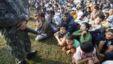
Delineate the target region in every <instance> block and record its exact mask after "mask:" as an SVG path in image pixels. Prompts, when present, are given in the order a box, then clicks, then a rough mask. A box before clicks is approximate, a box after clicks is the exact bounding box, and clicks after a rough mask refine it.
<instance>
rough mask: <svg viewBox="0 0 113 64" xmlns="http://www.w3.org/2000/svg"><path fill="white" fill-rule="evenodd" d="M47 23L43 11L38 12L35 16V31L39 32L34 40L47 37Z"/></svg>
mask: <svg viewBox="0 0 113 64" xmlns="http://www.w3.org/2000/svg"><path fill="white" fill-rule="evenodd" d="M46 25H47V23H46V22H45V14H44V13H43V12H41V13H39V14H38V17H37V18H36V31H37V32H38V33H39V34H38V35H37V37H36V38H35V40H42V39H45V38H47V37H48V35H47V33H46V31H47V27H46Z"/></svg>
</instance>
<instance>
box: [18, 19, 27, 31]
mask: <svg viewBox="0 0 113 64" xmlns="http://www.w3.org/2000/svg"><path fill="white" fill-rule="evenodd" d="M26 24H27V22H26V21H23V22H21V23H19V24H18V25H17V26H18V28H17V30H25V29H26Z"/></svg>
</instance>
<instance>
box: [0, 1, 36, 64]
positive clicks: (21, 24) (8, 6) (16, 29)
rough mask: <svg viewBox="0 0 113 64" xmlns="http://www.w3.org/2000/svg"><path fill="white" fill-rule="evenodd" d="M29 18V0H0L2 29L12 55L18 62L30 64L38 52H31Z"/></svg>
mask: <svg viewBox="0 0 113 64" xmlns="http://www.w3.org/2000/svg"><path fill="white" fill-rule="evenodd" d="M28 18H29V6H28V1H27V0H0V30H1V32H2V34H3V35H4V36H5V39H6V41H7V45H8V46H9V49H10V50H11V53H12V55H13V56H14V57H15V58H16V59H17V60H18V62H17V64H28V62H27V60H26V59H30V58H31V56H33V55H35V54H36V52H31V42H30V39H29V36H28V31H29V30H28V29H27V27H26V23H27V22H26V21H27V19H28Z"/></svg>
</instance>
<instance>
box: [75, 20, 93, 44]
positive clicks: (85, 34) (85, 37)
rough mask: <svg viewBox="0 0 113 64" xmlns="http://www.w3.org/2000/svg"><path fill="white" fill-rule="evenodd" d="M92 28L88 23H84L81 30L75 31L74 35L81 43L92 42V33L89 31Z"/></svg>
mask: <svg viewBox="0 0 113 64" xmlns="http://www.w3.org/2000/svg"><path fill="white" fill-rule="evenodd" d="M89 28H90V25H89V24H88V23H86V22H85V23H82V24H81V27H80V30H78V31H75V32H74V33H73V36H75V37H79V39H80V40H79V41H80V43H82V42H92V35H91V33H90V32H89V31H88V30H89Z"/></svg>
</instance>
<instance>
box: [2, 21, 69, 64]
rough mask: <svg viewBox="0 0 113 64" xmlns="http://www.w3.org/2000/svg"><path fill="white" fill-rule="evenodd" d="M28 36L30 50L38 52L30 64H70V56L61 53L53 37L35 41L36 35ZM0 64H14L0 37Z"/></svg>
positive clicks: (30, 24) (31, 25)
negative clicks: (30, 43)
mask: <svg viewBox="0 0 113 64" xmlns="http://www.w3.org/2000/svg"><path fill="white" fill-rule="evenodd" d="M28 26H29V27H32V28H34V22H29V23H28ZM29 36H30V39H31V42H32V48H33V49H36V50H37V51H38V53H37V57H35V58H34V59H33V60H31V61H29V62H30V64H71V55H66V54H65V53H64V52H62V51H61V48H60V47H59V46H58V45H57V42H56V40H55V39H54V38H53V37H51V38H48V39H47V40H44V41H35V37H36V35H33V34H29ZM0 64H15V61H14V57H13V56H12V55H10V54H9V51H8V47H7V45H6V42H5V40H4V37H3V36H0Z"/></svg>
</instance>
